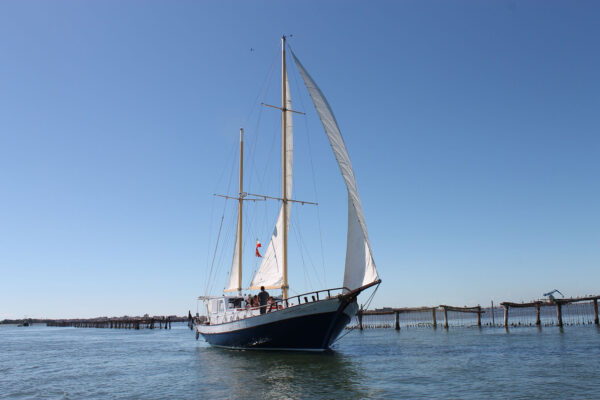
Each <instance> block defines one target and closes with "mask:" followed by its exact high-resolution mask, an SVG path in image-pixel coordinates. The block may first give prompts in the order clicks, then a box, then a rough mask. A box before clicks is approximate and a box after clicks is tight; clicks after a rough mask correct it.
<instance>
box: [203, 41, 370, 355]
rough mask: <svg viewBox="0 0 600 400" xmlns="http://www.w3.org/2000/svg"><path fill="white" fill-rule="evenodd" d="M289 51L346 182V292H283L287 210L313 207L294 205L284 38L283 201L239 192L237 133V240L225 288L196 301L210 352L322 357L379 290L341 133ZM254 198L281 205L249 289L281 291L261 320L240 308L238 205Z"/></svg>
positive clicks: (246, 307)
mask: <svg viewBox="0 0 600 400" xmlns="http://www.w3.org/2000/svg"><path fill="white" fill-rule="evenodd" d="M290 52H291V56H292V59H293V60H294V62H295V64H296V66H297V67H298V70H299V72H300V75H301V76H302V79H303V81H304V84H305V86H306V88H307V90H308V92H309V95H310V97H311V99H312V101H313V103H314V106H315V108H316V110H317V113H318V115H319V118H320V120H321V122H322V124H323V128H324V130H325V133H326V135H327V137H328V139H329V143H330V145H331V148H332V150H333V153H334V155H335V158H336V160H337V162H338V165H339V167H340V171H341V174H342V177H343V179H344V182H345V183H346V188H347V193H348V234H347V244H346V246H347V247H346V266H345V272H344V280H343V285H342V286H341V287H338V288H329V289H322V290H317V291H314V292H309V293H305V294H301V295H294V296H290V295H289V292H288V290H289V283H288V262H287V261H288V260H287V258H288V248H287V247H288V230H289V221H290V211H291V207H292V205H293V204H295V203H298V202H300V203H310V202H307V201H298V200H294V199H292V179H293V175H292V171H293V126H292V114H293V113H298V111H294V110H293V109H292V102H291V96H290V90H289V83H288V75H287V69H286V37H285V36H284V37H282V39H281V53H282V59H281V69H282V74H281V76H282V85H281V91H282V96H281V98H282V102H281V107H275V108H278V109H280V110H281V148H282V151H281V166H282V176H281V197H279V198H277V197H271V196H264V195H254V194H249V193H246V192H244V188H243V175H244V173H243V159H244V132H243V130H240V171H239V193H238V196H237V197H230V196H224V195H223V196H222V197H227V198H229V199H234V200H237V202H238V220H237V234H236V240H235V247H234V252H233V262H232V266H231V272H230V275H229V284H228V286H227V288H226V289H225V290H224V294H223V295H222V296H200V297H199V298H198V300H200V301H202V302H203V303H204V305H205V307H206V318H205V319H203V320H202V322H199V323H198V324H197V325H196V338H198V337H199V336H200V335H202V336H203V338H204V339H205V340H206V341H207V342H208V343H209V344H211V345H213V346H217V347H225V348H230V349H263V350H300V351H324V350H327V349H328V348H329V347H330V346H331V345H332V343H333V342H334V341H335V340H336V339H337V338H338V336H339V335H340V334H341V332H342V330H343V329H344V328H345V327H346V325H347V324H348V323H349V322H350V320H351V319H352V318H353V317H354V316H355V315H356V313H357V311H358V302H357V298H358V295H359V294H360V293H361V292H363V291H364V290H366V289H368V288H370V287H373V286H375V285H379V284H380V283H381V280H380V279H379V277H378V274H377V270H376V268H375V262H374V260H373V254H372V251H371V245H370V243H369V237H368V235H367V226H366V222H365V217H364V215H363V209H362V205H361V202H360V196H359V193H358V187H357V185H356V180H355V177H354V171H353V169H352V164H351V162H350V157H349V155H348V151H347V150H346V145H345V144H344V140H343V138H342V135H341V132H340V130H339V127H338V125H337V122H336V120H335V117H334V115H333V112H332V110H331V108H330V106H329V104H328V102H327V100H326V99H325V97H324V96H323V93H322V92H321V90H320V89H319V87H318V86H317V85H316V83H315V82H314V80H313V79H312V78H311V76H310V75H309V74H308V72H307V71H306V69H305V68H304V67H303V66H302V64H301V63H300V61H299V60H298V58H297V57H296V55H295V54H294V53H293V51H292V50H291V49H290ZM271 107H274V106H271ZM257 199H276V200H279V201H280V202H281V208H280V210H279V215H278V218H277V222H276V224H275V229H274V231H273V234H272V236H271V241H270V242H269V245H268V247H267V250H266V252H265V254H264V257H263V259H262V263H261V265H260V267H259V269H258V270H257V272H256V274H255V275H254V277H253V279H252V282H251V283H250V286H249V287H248V289H251V290H258V289H260V288H261V287H264V288H265V289H281V297H280V298H278V299H275V300H273V301H271V302H270V303H269V304H268V305H267V306H266V309H264V310H263V312H262V313H261V310H260V307H253V306H251V305H249V304H245V303H246V301H245V299H244V298H243V296H242V239H243V238H242V214H243V203H244V201H247V200H257ZM231 293H233V294H231ZM236 293H237V294H236Z"/></svg>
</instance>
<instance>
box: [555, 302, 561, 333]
mask: <svg viewBox="0 0 600 400" xmlns="http://www.w3.org/2000/svg"><path fill="white" fill-rule="evenodd" d="M556 318H557V319H558V326H560V327H561V328H562V326H563V320H562V303H561V302H559V301H557V302H556Z"/></svg>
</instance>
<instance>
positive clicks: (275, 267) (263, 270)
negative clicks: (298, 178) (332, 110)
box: [250, 75, 294, 289]
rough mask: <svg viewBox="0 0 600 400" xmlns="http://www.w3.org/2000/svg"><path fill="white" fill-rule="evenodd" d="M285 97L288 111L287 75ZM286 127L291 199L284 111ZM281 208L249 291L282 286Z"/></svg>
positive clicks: (290, 141)
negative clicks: (262, 287)
mask: <svg viewBox="0 0 600 400" xmlns="http://www.w3.org/2000/svg"><path fill="white" fill-rule="evenodd" d="M285 87H286V91H285V93H286V97H285V102H286V106H285V108H286V109H288V110H291V109H292V98H291V96H290V85H289V83H288V79H287V75H286V77H285ZM286 112H287V116H286V125H285V136H286V149H285V151H286V188H285V194H286V196H285V197H286V198H288V199H289V198H291V197H292V166H293V165H294V134H293V124H292V112H291V111H286ZM283 207H286V204H282V205H281V209H280V210H279V216H278V217H277V223H276V224H275V229H274V230H273V235H272V236H271V241H270V242H269V246H268V247H267V251H266V252H265V253H264V255H263V259H262V262H261V264H260V268H259V269H258V271H256V274H255V275H254V278H253V279H252V282H251V283H250V289H260V287H261V286H264V287H265V288H266V289H279V288H281V286H282V285H283V264H282V262H283V260H282V251H283V229H287V230H288V232H289V227H290V212H291V207H290V203H288V204H287V221H286V223H285V228H284V224H283Z"/></svg>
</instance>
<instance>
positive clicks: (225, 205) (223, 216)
mask: <svg viewBox="0 0 600 400" xmlns="http://www.w3.org/2000/svg"><path fill="white" fill-rule="evenodd" d="M232 147H233V152H232V153H233V154H235V149H236V147H237V146H235V143H234V145H232ZM232 158H233V159H235V156H233V157H232ZM230 159H231V158H230ZM234 166H235V163H234V162H232V163H231V171H230V173H229V182H228V183H227V193H229V190H230V189H231V181H232V179H233V170H234ZM226 170H227V169H226V168H223V172H222V173H221V178H220V179H222V178H223V174H224V173H225V171H226ZM226 210H227V201H225V202H224V203H223V212H222V214H221V227H220V228H219V236H220V234H221V228H222V226H223V219H224V218H225V211H226ZM218 246H219V239H218V238H217V242H216V243H215V255H216V252H217V249H218ZM214 257H215V256H214V255H213V261H212V264H211V268H210V272H209V276H208V282H207V290H208V289H209V288H210V290H212V285H210V282H211V281H213V280H214V279H213V277H212V272H213V270H214V262H215V258H214ZM215 274H216V271H215ZM215 278H216V275H215ZM206 294H207V295H208V294H209V293H208V292H207V293H206Z"/></svg>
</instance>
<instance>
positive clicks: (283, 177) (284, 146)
mask: <svg viewBox="0 0 600 400" xmlns="http://www.w3.org/2000/svg"><path fill="white" fill-rule="evenodd" d="M286 78H287V72H286V68H285V35H284V36H282V37H281V192H282V194H281V198H282V199H283V208H282V210H283V246H282V252H281V253H282V254H281V256H282V265H283V283H282V286H281V290H282V297H283V298H284V299H287V298H288V288H289V286H288V274H287V244H288V243H287V242H288V237H287V236H288V223H287V220H288V218H287V216H288V202H287V200H288V199H287V135H286V125H287V101H286V97H287V93H286V89H287V88H286V80H287V79H286Z"/></svg>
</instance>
